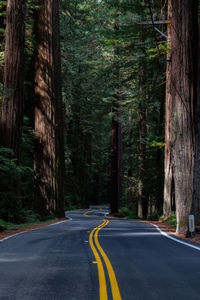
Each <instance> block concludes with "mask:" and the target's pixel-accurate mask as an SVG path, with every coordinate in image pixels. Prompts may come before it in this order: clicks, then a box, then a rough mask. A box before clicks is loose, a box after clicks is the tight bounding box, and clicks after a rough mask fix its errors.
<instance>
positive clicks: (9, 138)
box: [0, 0, 25, 160]
mask: <svg viewBox="0 0 200 300" xmlns="http://www.w3.org/2000/svg"><path fill="white" fill-rule="evenodd" d="M24 35H25V0H15V1H13V0H8V1H7V16H6V44H5V64H4V74H3V84H4V89H5V93H8V90H7V89H9V99H8V96H7V97H3V100H2V105H1V119H0V129H1V130H0V136H1V142H0V145H1V146H2V147H7V148H11V149H12V150H13V151H14V153H15V156H16V157H17V158H18V160H20V155H21V149H20V148H21V136H22V121H23V89H24Z"/></svg>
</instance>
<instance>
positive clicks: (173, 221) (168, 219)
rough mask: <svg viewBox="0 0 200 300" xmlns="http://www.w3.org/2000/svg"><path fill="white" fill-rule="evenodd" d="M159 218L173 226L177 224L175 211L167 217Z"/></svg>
mask: <svg viewBox="0 0 200 300" xmlns="http://www.w3.org/2000/svg"><path fill="white" fill-rule="evenodd" d="M161 220H162V222H164V223H169V224H171V225H172V226H174V227H176V225H177V220H176V214H175V213H171V214H170V215H169V216H167V217H162V218H161Z"/></svg>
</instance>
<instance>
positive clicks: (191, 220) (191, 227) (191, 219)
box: [189, 215, 195, 232]
mask: <svg viewBox="0 0 200 300" xmlns="http://www.w3.org/2000/svg"><path fill="white" fill-rule="evenodd" d="M189 232H195V223H194V215H189Z"/></svg>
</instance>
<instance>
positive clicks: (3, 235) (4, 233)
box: [0, 218, 68, 240]
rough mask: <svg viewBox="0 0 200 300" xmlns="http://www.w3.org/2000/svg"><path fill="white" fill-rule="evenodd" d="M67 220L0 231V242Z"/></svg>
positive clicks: (62, 219) (61, 219)
mask: <svg viewBox="0 0 200 300" xmlns="http://www.w3.org/2000/svg"><path fill="white" fill-rule="evenodd" d="M66 220H68V219H67V218H60V219H57V220H51V221H47V222H41V223H38V224H32V225H29V226H27V227H21V228H16V229H10V230H3V231H0V240H1V239H3V238H6V237H8V236H11V235H15V234H18V233H20V232H25V231H29V230H33V229H37V228H41V227H45V226H48V225H51V224H54V223H59V222H62V221H66Z"/></svg>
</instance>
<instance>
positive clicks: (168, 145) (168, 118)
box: [163, 0, 173, 216]
mask: <svg viewBox="0 0 200 300" xmlns="http://www.w3.org/2000/svg"><path fill="white" fill-rule="evenodd" d="M171 2H172V0H168V20H171V18H172V3H171ZM171 31H172V25H171V24H168V30H167V35H168V37H169V38H170V39H171ZM171 59H172V57H171V41H170V40H168V52H167V68H166V104H165V181H164V206H163V214H164V215H165V216H167V215H169V214H170V213H171V210H172V195H173V191H172V188H173V185H172V175H173V157H172V137H171V130H172V123H171V122H172V109H173V104H172V101H173V98H172V64H171Z"/></svg>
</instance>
